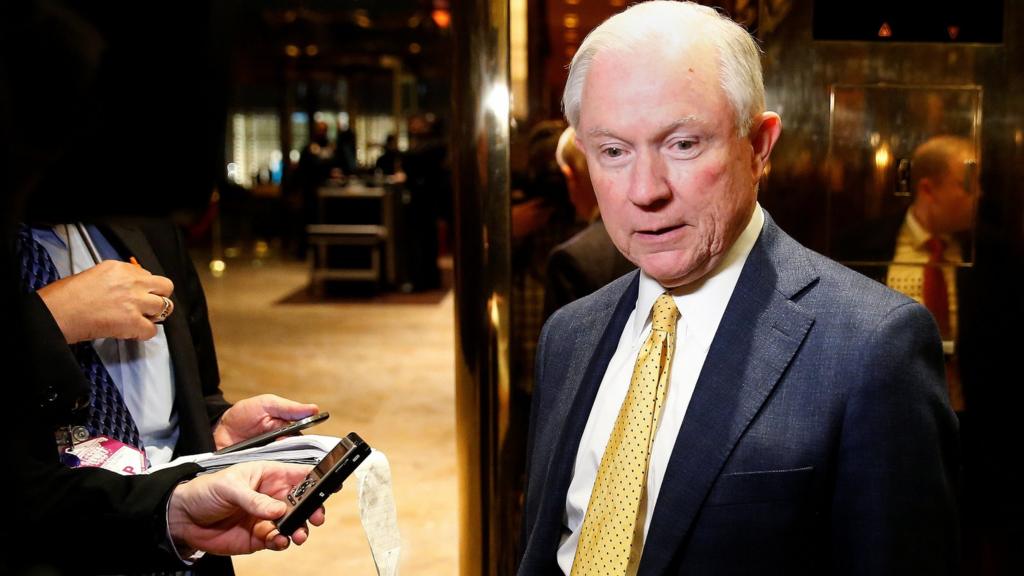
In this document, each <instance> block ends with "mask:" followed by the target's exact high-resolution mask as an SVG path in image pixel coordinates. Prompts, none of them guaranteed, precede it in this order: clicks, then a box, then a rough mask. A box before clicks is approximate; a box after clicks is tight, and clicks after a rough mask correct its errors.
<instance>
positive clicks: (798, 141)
mask: <svg viewBox="0 0 1024 576" xmlns="http://www.w3.org/2000/svg"><path fill="white" fill-rule="evenodd" d="M813 5H814V1H813V0H762V1H761V5H760V13H759V18H758V30H757V35H758V37H759V39H760V40H761V42H762V46H763V48H764V50H765V59H764V62H765V82H766V89H767V92H768V94H767V97H768V107H769V109H772V110H775V111H777V112H779V113H780V114H781V116H782V121H783V127H784V128H783V135H782V139H781V140H780V141H779V144H778V146H777V147H776V150H775V152H773V154H772V164H771V170H770V174H769V176H768V178H767V180H766V181H765V182H764V184H763V186H762V194H761V201H762V204H763V205H764V206H765V207H766V208H767V209H768V210H769V211H770V212H771V213H772V215H773V217H775V219H776V220H777V221H778V222H779V223H780V224H781V225H782V226H783V228H785V229H786V230H787V231H789V232H790V233H791V234H793V235H794V236H795V237H796V238H797V239H798V240H800V241H802V242H804V243H805V244H807V245H809V246H811V247H812V248H815V249H817V250H819V251H822V252H826V253H827V252H828V251H829V248H830V247H829V230H828V228H829V222H830V219H829V216H828V215H829V210H828V198H829V194H830V193H840V192H842V191H843V190H844V188H845V187H846V185H847V184H848V178H844V177H841V176H837V174H840V173H842V172H843V171H836V170H834V168H835V166H834V165H832V166H831V168H832V169H830V164H829V162H828V160H829V157H828V151H829V111H830V94H831V92H832V90H833V89H834V87H835V86H837V85H860V86H881V85H898V86H921V87H924V86H928V87H935V88H939V89H942V88H954V87H964V86H973V87H977V88H978V89H979V90H980V91H981V93H982V94H983V98H982V108H983V110H984V114H983V116H982V120H981V126H980V130H979V132H978V134H979V136H980V138H979V142H980V147H981V158H982V159H983V166H982V168H981V183H982V188H983V189H984V195H983V196H982V200H981V204H980V206H979V221H978V227H979V229H980V228H984V230H985V232H986V233H990V234H993V235H996V236H999V237H1002V238H1005V239H1006V241H1008V242H1012V243H1016V244H1018V245H1019V244H1021V243H1022V240H1024V232H1022V231H1024V202H1022V194H1021V189H1020V186H1019V183H1020V182H1021V181H1024V136H1022V130H1024V98H1021V97H1020V94H1021V89H1022V88H1024V76H1022V75H1021V74H1020V70H1024V42H1022V34H1024V4H1021V3H1019V2H1007V3H1006V7H1005V12H1006V14H1005V19H1004V26H1005V32H1004V34H1003V38H1004V39H1005V41H1004V43H1003V44H973V45H972V44H955V43H947V44H940V43H885V42H834V41H815V40H813V39H812V28H811V26H812V9H813ZM847 5H848V6H849V9H850V10H857V5H856V3H847ZM837 160H838V161H839V162H844V161H845V160H847V159H844V158H837ZM844 169H845V173H846V174H847V175H849V174H850V171H851V170H855V169H857V168H856V167H855V166H853V165H851V164H847V165H845V166H844ZM863 169H873V168H872V167H870V166H869V167H865V168H863ZM861 177H863V175H862V176H859V177H858V178H861ZM848 217H851V218H853V217H859V216H857V215H849V216H848Z"/></svg>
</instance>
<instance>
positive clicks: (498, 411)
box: [451, 0, 522, 576]
mask: <svg viewBox="0 0 1024 576" xmlns="http://www.w3.org/2000/svg"><path fill="white" fill-rule="evenodd" d="M453 4H454V5H453V6H452V25H453V32H454V42H453V44H454V58H453V62H454V69H453V72H452V77H453V81H452V82H453V84H452V86H453V90H452V94H453V111H452V118H453V128H452V134H451V137H452V142H451V145H452V150H451V152H452V164H453V180H454V184H455V247H454V264H455V279H454V283H455V315H456V332H455V363H456V369H455V374H456V378H455V384H456V395H455V396H456V398H455V399H456V435H457V440H456V442H457V450H458V460H457V462H458V478H459V501H460V511H459V514H460V535H459V540H460V543H459V545H460V554H459V565H460V573H461V574H462V575H464V576H476V575H482V574H486V575H493V574H505V573H508V571H509V570H510V569H511V568H510V567H511V565H512V563H513V562H514V557H513V555H514V542H515V541H514V539H513V537H512V535H513V534H514V533H515V532H516V531H517V527H515V526H513V525H512V524H513V521H512V520H511V518H510V515H509V514H508V511H509V510H514V509H515V506H514V504H515V502H513V501H512V500H513V499H514V498H516V495H515V494H516V493H515V491H514V483H515V482H516V481H518V478H519V474H518V473H516V472H515V470H514V469H516V468H518V469H521V466H522V464H521V463H519V462H516V461H515V460H514V459H510V458H509V457H508V455H507V454H506V450H505V443H506V440H507V437H506V432H507V430H508V425H509V421H510V417H511V414H510V403H509V377H508V374H509V372H508V357H509V356H508V336H509V304H508V303H509V286H510V284H509V276H510V258H509V253H510V244H509V243H510V234H509V226H510V223H509V219H510V212H509V81H510V74H509V14H508V0H466V1H463V2H455V3H453Z"/></svg>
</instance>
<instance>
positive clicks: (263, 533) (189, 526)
mask: <svg viewBox="0 0 1024 576" xmlns="http://www.w3.org/2000/svg"><path fill="white" fill-rule="evenodd" d="M311 469H312V467H310V466H302V465H299V464H285V463H281V462H247V463H244V464H238V465H236V466H231V467H230V468H226V469H224V470H221V471H219V472H215V473H213V474H207V475H204V476H198V477H196V478H195V479H193V480H190V481H188V482H185V483H183V484H179V485H178V487H177V488H175V489H174V492H172V493H171V500H170V503H169V504H168V507H167V526H168V528H169V529H170V533H171V538H172V539H173V541H174V545H175V547H177V548H178V551H179V554H181V555H182V557H186V556H189V555H191V554H192V553H193V552H195V551H196V550H203V551H205V552H209V553H211V554H221V555H231V554H250V553H252V552H256V551H258V550H263V549H264V548H267V549H270V550H284V549H285V548H287V547H288V545H289V543H290V541H289V539H288V538H287V536H286V535H284V534H281V533H280V532H278V530H277V527H276V526H275V525H274V523H273V522H272V520H274V519H276V518H280V517H281V516H282V515H284V513H285V510H287V506H286V505H285V503H284V502H283V501H282V500H283V499H284V498H285V496H286V495H287V494H288V492H289V491H290V490H291V489H292V487H293V486H295V485H296V484H299V483H300V482H302V480H303V479H304V478H305V477H306V474H308V473H309V471H310V470H311ZM324 519H325V515H324V509H323V508H320V509H319V510H317V511H316V512H314V513H313V515H312V516H311V517H310V518H309V521H310V523H311V524H313V525H314V526H320V525H321V524H323V523H324ZM307 538H309V528H308V527H307V526H302V527H301V528H299V529H297V530H296V531H295V533H294V534H292V535H291V541H294V542H295V544H296V545H300V546H301V545H302V543H303V542H305V541H306V539H307Z"/></svg>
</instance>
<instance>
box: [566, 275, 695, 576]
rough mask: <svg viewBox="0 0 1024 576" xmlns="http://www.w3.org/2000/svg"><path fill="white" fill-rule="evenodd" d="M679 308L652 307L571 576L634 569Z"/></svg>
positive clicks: (664, 302) (666, 303)
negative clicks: (651, 457) (648, 476)
mask: <svg viewBox="0 0 1024 576" xmlns="http://www.w3.org/2000/svg"><path fill="white" fill-rule="evenodd" d="M678 319H679V309H678V308H676V303H675V301H673V300H672V297H671V296H670V295H668V294H662V295H661V296H659V297H658V300H657V302H655V304H654V312H653V313H652V327H651V335H650V336H648V337H647V341H646V342H644V346H643V348H642V349H641V350H640V355H639V356H637V359H636V364H635V365H634V367H633V377H632V378H631V379H630V382H629V391H628V392H627V393H626V399H625V401H623V403H622V408H620V409H619V415H618V417H617V418H616V419H615V427H614V428H613V429H612V435H611V437H610V438H609V439H608V445H607V446H606V447H605V450H604V456H602V457H601V465H600V466H599V467H598V469H597V479H596V480H595V481H594V490H593V492H591V494H590V502H589V503H588V504H587V514H586V517H585V518H584V519H583V527H582V529H581V530H580V540H579V545H578V546H577V548H576V558H575V559H574V560H573V563H572V576H584V575H594V576H598V575H600V576H606V575H617V574H626V573H627V569H629V570H633V571H635V569H636V567H637V565H638V564H639V561H640V553H641V551H642V545H641V543H642V542H641V540H642V538H639V537H637V536H639V535H641V534H640V533H641V529H642V526H641V525H640V524H639V517H640V505H641V502H642V501H644V498H643V496H644V493H645V491H646V485H647V463H648V461H649V460H650V456H651V446H652V444H653V438H654V430H656V429H657V426H658V416H659V414H660V413H661V408H662V404H664V401H665V391H666V389H667V388H668V378H669V367H670V366H671V364H672V350H673V347H674V346H675V335H676V321H677V320H678Z"/></svg>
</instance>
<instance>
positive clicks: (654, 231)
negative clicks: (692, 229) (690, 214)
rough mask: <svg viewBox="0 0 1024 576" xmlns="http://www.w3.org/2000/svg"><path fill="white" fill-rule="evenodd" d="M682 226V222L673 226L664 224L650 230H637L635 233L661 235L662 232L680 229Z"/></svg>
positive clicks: (666, 232)
mask: <svg viewBox="0 0 1024 576" xmlns="http://www.w3.org/2000/svg"><path fill="white" fill-rule="evenodd" d="M682 227H683V225H682V224H676V225H673V226H665V227H664V228H652V229H650V230H638V231H637V233H638V234H642V235H644V236H661V235H663V234H668V233H669V232H673V231H675V230H678V229H680V228H682Z"/></svg>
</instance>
